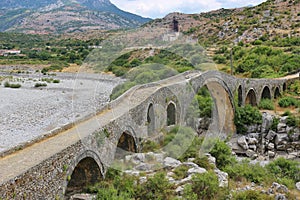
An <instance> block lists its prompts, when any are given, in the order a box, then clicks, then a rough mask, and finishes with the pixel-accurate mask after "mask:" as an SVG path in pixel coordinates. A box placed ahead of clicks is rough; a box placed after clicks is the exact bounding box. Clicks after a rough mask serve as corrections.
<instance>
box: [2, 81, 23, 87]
mask: <svg viewBox="0 0 300 200" xmlns="http://www.w3.org/2000/svg"><path fill="white" fill-rule="evenodd" d="M4 87H9V88H20V87H21V84H19V83H9V82H8V81H6V82H5V83H4Z"/></svg>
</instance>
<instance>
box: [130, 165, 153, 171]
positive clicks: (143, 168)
mask: <svg viewBox="0 0 300 200" xmlns="http://www.w3.org/2000/svg"><path fill="white" fill-rule="evenodd" d="M154 166H155V165H154V164H148V163H141V164H139V165H137V166H136V167H135V169H136V170H138V171H151V170H152V169H153V167H154Z"/></svg>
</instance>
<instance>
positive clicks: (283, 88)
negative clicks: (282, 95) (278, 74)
mask: <svg viewBox="0 0 300 200" xmlns="http://www.w3.org/2000/svg"><path fill="white" fill-rule="evenodd" d="M282 90H283V91H284V92H285V91H286V83H284V84H283V86H282Z"/></svg>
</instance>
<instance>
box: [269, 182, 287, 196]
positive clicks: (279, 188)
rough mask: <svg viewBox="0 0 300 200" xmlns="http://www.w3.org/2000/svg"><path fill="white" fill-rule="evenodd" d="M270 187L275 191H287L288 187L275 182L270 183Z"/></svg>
mask: <svg viewBox="0 0 300 200" xmlns="http://www.w3.org/2000/svg"><path fill="white" fill-rule="evenodd" d="M272 189H274V190H275V191H276V192H283V193H288V192H289V189H288V188H287V187H286V186H285V185H281V184H279V183H276V182H273V183H272Z"/></svg>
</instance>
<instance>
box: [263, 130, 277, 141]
mask: <svg viewBox="0 0 300 200" xmlns="http://www.w3.org/2000/svg"><path fill="white" fill-rule="evenodd" d="M275 136H276V132H275V131H272V130H270V131H269V132H268V134H267V135H266V137H265V138H266V139H267V140H269V141H272V140H273V139H274V137H275Z"/></svg>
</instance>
